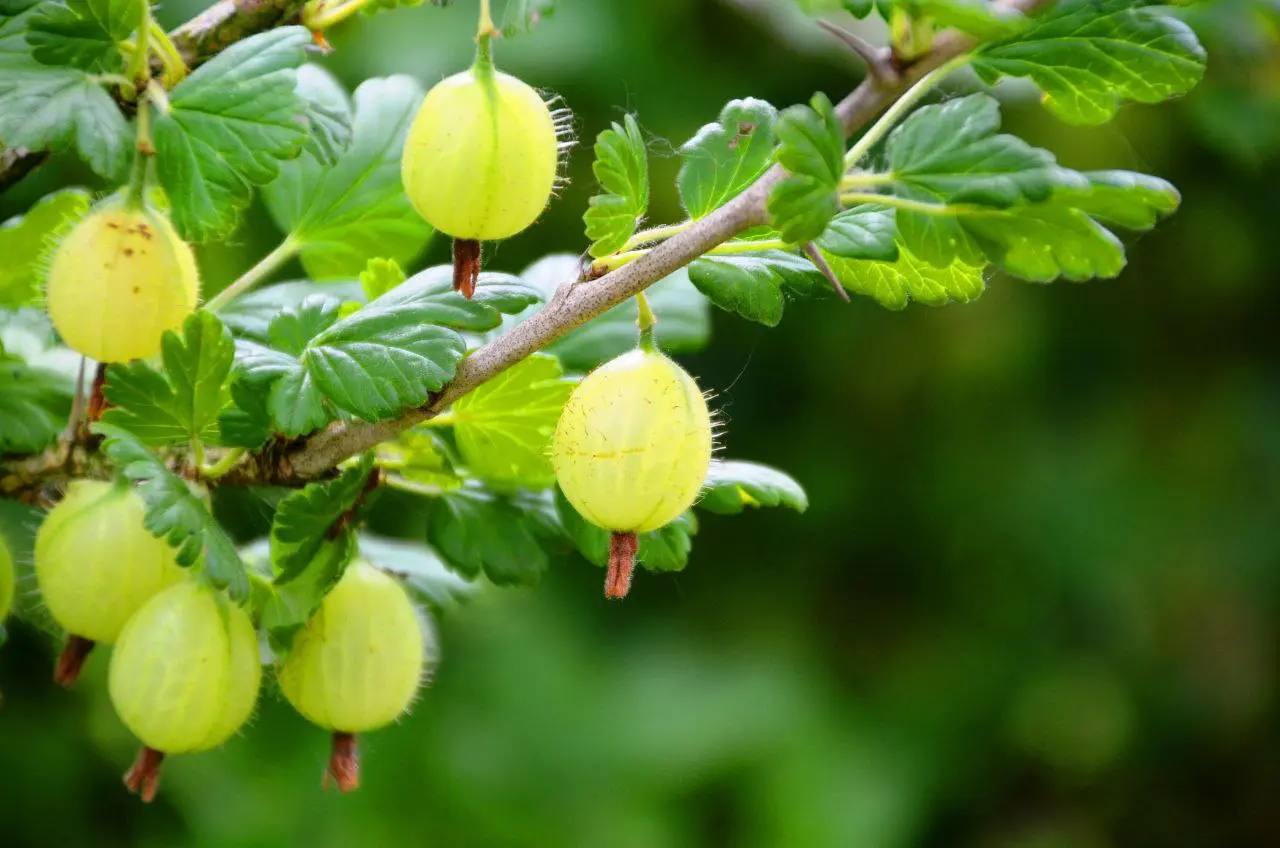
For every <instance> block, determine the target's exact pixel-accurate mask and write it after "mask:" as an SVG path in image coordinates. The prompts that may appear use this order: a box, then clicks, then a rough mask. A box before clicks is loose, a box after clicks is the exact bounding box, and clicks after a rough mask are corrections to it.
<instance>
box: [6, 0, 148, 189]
mask: <svg viewBox="0 0 1280 848" xmlns="http://www.w3.org/2000/svg"><path fill="white" fill-rule="evenodd" d="M37 9H38V6H37V5H36V4H34V3H29V4H27V5H25V6H22V5H21V4H10V6H8V7H5V6H0V139H4V143H5V145H6V146H8V147H13V148H22V147H25V148H27V149H29V150H41V149H43V148H51V149H53V150H73V149H74V150H75V151H76V152H77V153H78V154H79V155H80V157H81V158H83V159H84V160H85V161H86V162H87V163H88V164H89V167H91V168H93V170H94V171H96V172H97V173H98V174H100V175H102V176H103V177H106V178H107V179H111V180H118V179H121V178H122V177H123V176H124V173H125V170H126V169H127V168H128V165H129V158H130V155H131V153H132V151H133V137H132V135H131V133H130V132H129V124H128V122H127V121H125V119H124V115H122V114H121V112H120V109H119V108H118V107H117V106H116V104H115V101H114V100H112V99H111V95H110V94H108V93H107V92H106V91H104V90H103V88H102V86H101V85H99V84H98V82H97V81H96V80H95V79H94V78H93V77H92V76H90V75H89V74H87V73H86V72H84V71H83V70H80V69H79V68H71V67H53V66H50V65H44V64H41V63H40V62H38V61H37V60H36V59H35V58H34V57H33V56H32V55H31V45H29V44H28V43H27V40H26V37H25V36H26V31H27V24H28V22H29V21H30V19H31V17H32V16H33V14H34V13H35V11H36V10H37Z"/></svg>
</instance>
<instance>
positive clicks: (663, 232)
mask: <svg viewBox="0 0 1280 848" xmlns="http://www.w3.org/2000/svg"><path fill="white" fill-rule="evenodd" d="M691 226H693V221H685V222H683V223H680V224H668V225H666V226H664V227H650V228H649V229H647V230H641V231H640V232H638V233H636V234H635V235H633V236H632V237H631V238H629V239H627V243H626V244H624V245H623V246H622V250H621V251H619V252H625V251H628V250H635V249H636V248H637V247H640V246H641V245H645V244H652V243H653V242H655V241H664V240H665V239H669V238H671V237H672V236H674V235H678V234H679V233H682V232H684V231H685V230H687V229H689V227H691Z"/></svg>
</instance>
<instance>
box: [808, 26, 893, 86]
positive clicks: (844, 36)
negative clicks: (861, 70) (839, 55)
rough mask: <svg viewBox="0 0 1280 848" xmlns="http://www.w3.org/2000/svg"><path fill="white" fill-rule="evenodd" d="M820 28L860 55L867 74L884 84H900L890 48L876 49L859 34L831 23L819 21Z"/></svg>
mask: <svg viewBox="0 0 1280 848" xmlns="http://www.w3.org/2000/svg"><path fill="white" fill-rule="evenodd" d="M818 26H820V27H822V28H823V29H825V30H826V31H827V32H829V33H831V34H832V35H834V36H835V37H836V38H838V39H840V41H841V43H843V44H844V46H845V47H848V48H849V49H850V50H852V51H853V52H854V53H856V54H858V58H859V59H861V60H862V61H863V62H864V63H865V64H866V66H867V73H869V74H871V76H873V77H875V78H876V79H877V80H879V81H880V82H884V83H896V82H898V72H897V71H896V70H894V67H893V62H892V51H890V50H889V49H888V48H879V47H876V46H875V45H873V44H871V42H869V41H867V40H866V39H864V38H863V37H862V36H860V35H858V34H857V33H853V32H850V31H849V30H847V29H845V28H844V27H842V26H837V25H835V24H833V23H831V21H823V20H819V21H818Z"/></svg>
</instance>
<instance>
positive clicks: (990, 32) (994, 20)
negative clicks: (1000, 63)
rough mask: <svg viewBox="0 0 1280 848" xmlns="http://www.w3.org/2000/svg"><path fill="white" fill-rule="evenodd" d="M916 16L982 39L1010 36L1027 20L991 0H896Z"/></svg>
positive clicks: (910, 13) (1024, 25)
mask: <svg viewBox="0 0 1280 848" xmlns="http://www.w3.org/2000/svg"><path fill="white" fill-rule="evenodd" d="M894 5H895V6H896V7H897V8H899V9H902V10H904V11H906V12H907V14H909V15H910V16H911V17H913V18H916V19H923V18H930V19H932V20H933V23H934V24H935V26H936V27H937V28H938V29H958V30H960V31H961V32H964V33H968V34H969V35H972V36H974V37H975V38H977V39H979V40H981V41H994V40H996V39H1002V38H1009V37H1011V36H1014V35H1016V34H1018V33H1019V32H1021V31H1022V30H1024V29H1025V28H1026V27H1027V26H1029V24H1030V22H1029V21H1028V20H1027V18H1026V17H1025V16H1024V15H1023V14H1022V13H1021V12H1019V11H1017V10H1016V9H1011V8H1009V7H1008V6H1005V5H1002V4H999V3H992V2H991V0H895V3H894Z"/></svg>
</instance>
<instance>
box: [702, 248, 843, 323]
mask: <svg viewBox="0 0 1280 848" xmlns="http://www.w3.org/2000/svg"><path fill="white" fill-rule="evenodd" d="M689 279H690V280H691V281H692V282H693V284H694V285H695V286H697V287H698V291H700V292H702V293H703V294H705V295H706V296H707V297H708V298H710V299H711V302H712V303H714V304H715V305H716V306H718V307H720V308H721V309H724V310H726V311H729V312H734V313H737V314H738V315H741V316H742V317H743V318H746V319H747V320H748V321H757V322H759V323H761V324H764V325H765V326H768V327H776V326H777V324H778V322H779V321H781V320H782V307H783V303H784V302H785V297H784V295H783V291H782V287H783V286H784V285H786V286H789V287H792V288H795V289H802V290H811V289H812V288H813V287H814V284H815V283H816V282H818V281H819V280H820V279H821V277H820V276H819V272H818V269H817V268H815V267H814V266H813V264H812V263H811V262H809V261H808V260H807V259H803V258H801V257H799V256H796V255H795V254H793V253H784V252H783V251H779V250H769V251H761V252H759V253H743V254H736V255H726V256H703V257H702V258H701V259H697V260H695V261H694V262H693V263H692V264H691V265H690V266H689Z"/></svg>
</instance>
